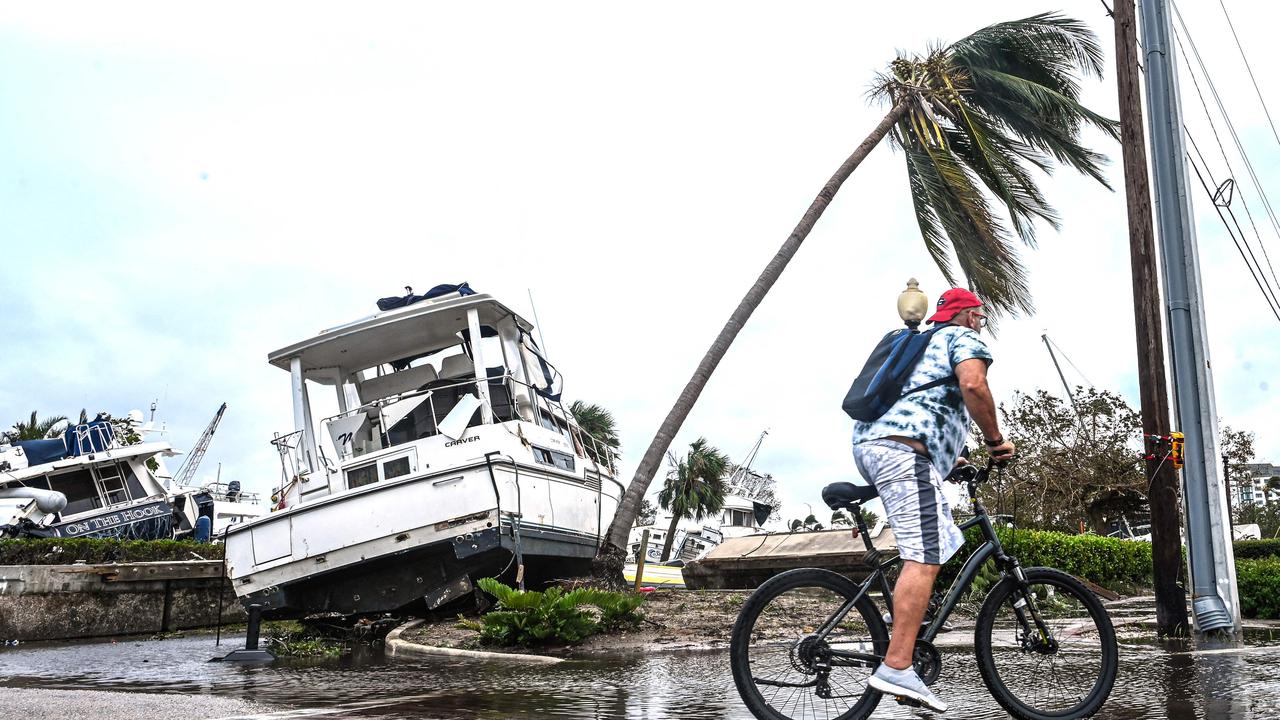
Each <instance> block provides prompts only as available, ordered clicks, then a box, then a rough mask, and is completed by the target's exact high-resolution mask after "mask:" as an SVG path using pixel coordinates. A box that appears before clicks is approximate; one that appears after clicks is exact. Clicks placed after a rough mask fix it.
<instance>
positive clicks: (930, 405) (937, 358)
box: [853, 325, 992, 475]
mask: <svg viewBox="0 0 1280 720" xmlns="http://www.w3.org/2000/svg"><path fill="white" fill-rule="evenodd" d="M973 358H981V359H983V360H986V361H987V364H988V365H990V364H991V361H992V358H991V351H990V350H988V349H987V344H986V343H985V342H983V340H982V338H980V337H978V333H976V332H974V331H972V330H970V329H968V328H965V327H961V326H959V325H948V326H946V327H943V328H942V329H941V330H938V331H937V332H935V333H934V334H933V337H932V338H930V339H929V347H928V348H926V349H925V351H924V356H923V357H921V358H920V364H918V365H916V369H915V371H914V372H912V373H911V377H909V378H907V382H906V384H905V385H904V386H903V388H902V389H903V391H904V392H905V391H907V390H910V389H911V388H916V387H920V386H921V385H924V384H925V383H928V382H932V381H934V380H938V379H940V378H944V377H946V376H948V375H951V374H953V373H954V372H955V366H956V365H959V364H960V363H962V362H964V361H965V360H971V359H973ZM969 423H970V418H969V410H968V408H966V407H965V406H964V396H963V395H961V393H960V385H959V383H955V382H950V383H944V384H942V385H939V386H937V387H932V388H929V389H928V390H922V391H920V392H914V393H911V394H910V395H907V396H906V397H904V398H902V399H901V400H898V402H897V403H895V404H894V406H893V407H891V408H889V410H888V412H886V413H885V414H884V415H881V416H880V417H879V418H878V419H876V420H872V421H870V422H862V421H854V425H853V444H854V445H857V444H858V443H861V442H866V441H868V440H876V439H879V438H883V437H888V436H890V435H897V436H899V437H908V438H915V439H916V440H919V441H920V442H922V443H924V446H925V448H926V449H927V450H928V451H929V458H930V459H931V460H932V461H933V466H934V467H936V468H937V469H938V472H940V473H942V474H943V475H946V474H947V473H949V472H951V468H952V467H954V466H955V463H956V458H958V457H960V450H961V449H962V448H963V447H964V441H965V437H966V436H967V435H968V434H969Z"/></svg>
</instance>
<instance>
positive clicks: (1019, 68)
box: [871, 13, 1119, 317]
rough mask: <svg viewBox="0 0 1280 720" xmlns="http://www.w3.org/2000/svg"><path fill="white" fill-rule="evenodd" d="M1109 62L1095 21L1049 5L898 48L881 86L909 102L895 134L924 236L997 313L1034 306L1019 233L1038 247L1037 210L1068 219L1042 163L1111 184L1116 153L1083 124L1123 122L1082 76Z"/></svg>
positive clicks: (1111, 130) (882, 94)
mask: <svg viewBox="0 0 1280 720" xmlns="http://www.w3.org/2000/svg"><path fill="white" fill-rule="evenodd" d="M1102 62H1103V54H1102V48H1101V46H1100V45H1099V43H1098V41H1097V38H1096V37H1095V36H1094V35H1093V33H1092V32H1091V31H1090V30H1089V29H1088V27H1087V26H1086V25H1084V24H1083V23H1080V22H1079V21H1076V20H1072V19H1070V18H1066V17H1063V16H1061V15H1058V14H1054V13H1045V14H1040V15H1034V16H1032V17H1029V18H1025V19H1023V20H1016V21H1012V22H1005V23H998V24H995V25H991V26H989V27H985V28H982V29H980V30H978V31H977V32H975V33H973V34H972V35H969V36H968V37H966V38H964V39H962V40H960V41H959V42H956V43H954V44H952V45H950V46H946V47H941V48H934V49H932V50H931V51H930V52H929V53H928V54H927V55H924V56H917V57H910V58H907V57H899V58H898V59H896V60H894V61H893V62H892V63H890V66H889V68H888V70H887V72H885V73H882V74H880V75H879V76H878V77H877V79H876V81H875V83H874V85H873V87H872V89H871V95H872V97H874V98H878V99H886V100H892V101H893V102H895V103H896V102H901V101H903V100H906V101H907V102H908V103H909V104H910V107H909V109H908V112H907V113H906V114H905V115H904V116H903V118H902V120H901V121H900V122H898V123H897V125H896V126H895V127H894V128H893V129H892V131H891V133H890V138H891V142H893V144H895V145H896V146H898V147H899V148H901V149H902V150H903V153H904V155H905V156H906V161H907V178H908V184H909V186H910V189H911V199H912V204H913V206H914V209H915V214H916V222H917V224H918V225H919V227H920V234H921V237H922V239H923V240H924V244H925V248H926V249H927V250H928V252H929V254H930V257H932V258H933V260H934V262H935V263H936V264H937V266H938V268H939V270H941V271H942V274H943V275H944V276H945V277H946V278H947V281H948V282H950V283H951V284H953V285H954V284H956V278H955V276H954V275H955V268H956V266H957V265H958V267H959V270H960V271H961V272H962V273H963V274H964V276H965V278H966V279H967V281H968V284H969V286H970V288H971V289H972V290H973V291H974V292H976V293H978V294H979V295H980V296H982V297H983V299H984V300H985V301H986V302H987V304H988V305H989V307H990V309H991V311H992V314H993V317H994V316H999V315H1001V314H1004V313H1011V312H1031V311H1032V307H1033V306H1032V303H1031V299H1030V297H1029V293H1028V282H1027V276H1026V270H1025V268H1024V267H1023V265H1022V263H1021V261H1020V260H1019V257H1018V251H1017V247H1016V242H1015V239H1014V236H1016V238H1017V239H1018V240H1021V242H1022V243H1023V244H1025V245H1027V246H1029V247H1034V246H1035V242H1036V225H1037V223H1038V222H1044V223H1046V224H1048V225H1050V226H1051V227H1054V228H1055V229H1056V228H1057V227H1058V226H1059V224H1060V222H1061V219H1060V217H1059V215H1058V213H1057V212H1056V211H1055V210H1054V209H1053V207H1052V206H1051V205H1050V204H1049V202H1048V200H1047V198H1046V197H1045V196H1044V193H1043V192H1042V191H1041V190H1040V187H1039V185H1038V184H1037V182H1036V179H1035V178H1033V177H1032V171H1033V170H1040V171H1042V172H1045V173H1049V172H1050V171H1051V170H1052V168H1053V167H1054V163H1055V161H1056V162H1057V163H1061V164H1065V165H1068V166H1070V167H1073V168H1075V169H1076V170H1078V171H1080V172H1081V173H1083V174H1085V175H1088V176H1090V177H1092V178H1094V179H1096V180H1098V181H1099V182H1101V183H1102V184H1103V185H1106V184H1107V183H1106V179H1105V177H1104V176H1103V174H1102V167H1103V166H1104V164H1105V163H1106V158H1105V157H1104V156H1103V155H1101V154H1099V153H1096V152H1094V151H1092V150H1090V149H1089V148H1087V147H1085V146H1084V145H1083V144H1082V142H1081V141H1080V133H1081V129H1082V128H1083V127H1085V126H1093V127H1096V128H1098V129H1100V130H1102V131H1103V132H1105V133H1107V134H1108V135H1110V136H1112V137H1116V138H1118V132H1119V131H1118V125H1117V124H1116V123H1115V122H1114V121H1112V120H1109V119H1107V118H1106V117H1103V116H1102V115H1099V114H1098V113H1095V112H1093V111H1092V110H1089V109H1088V108H1086V107H1085V106H1084V105H1083V104H1082V103H1081V102H1080V86H1079V83H1078V81H1077V78H1078V77H1079V76H1080V75H1081V74H1083V75H1093V76H1100V75H1101V72H1102ZM992 200H994V201H995V202H996V203H998V205H996V204H993V202H992ZM1000 206H1002V208H1003V211H1002V212H997V207H1000ZM1008 228H1012V235H1011V233H1010V230H1009V229H1008ZM953 255H954V263H953V259H952V258H953Z"/></svg>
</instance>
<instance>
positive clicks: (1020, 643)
mask: <svg viewBox="0 0 1280 720" xmlns="http://www.w3.org/2000/svg"><path fill="white" fill-rule="evenodd" d="M1025 573H1026V578H1027V586H1028V588H1029V590H1030V594H1031V598H1030V601H1031V602H1034V605H1035V608H1036V610H1037V612H1038V613H1039V614H1040V617H1041V620H1042V622H1043V627H1044V629H1045V630H1046V631H1047V633H1046V634H1044V635H1042V634H1041V633H1040V631H1039V629H1038V627H1037V624H1036V622H1035V620H1034V618H1032V616H1031V613H1030V612H1028V611H1029V608H1030V605H1029V603H1028V602H1027V601H1028V598H1025V597H1024V596H1023V593H1022V592H1021V590H1020V588H1019V585H1018V582H1017V581H1016V580H1015V579H1014V578H1012V577H1006V578H1005V579H1004V580H1002V581H1001V582H1000V583H999V584H998V585H996V586H995V588H993V589H992V590H991V593H990V594H989V595H987V599H986V601H985V602H984V603H983V604H982V610H981V612H979V614H978V622H977V627H976V628H975V630H974V650H975V652H976V653H977V656H978V669H979V670H980V671H981V672H982V680H983V682H985V683H986V684H987V688H988V689H989V690H991V695H992V696H993V697H995V699H996V702H998V703H1000V705H1001V706H1002V707H1003V708H1004V709H1005V710H1007V711H1008V712H1009V714H1010V715H1012V716H1014V717H1016V718H1022V719H1023V720H1062V719H1064V718H1083V717H1089V716H1090V715H1092V714H1094V713H1095V712H1097V711H1098V709H1099V708H1101V707H1102V703H1103V702H1105V701H1106V699H1107V696H1108V695H1110V694H1111V688H1112V686H1113V685H1114V684H1115V680H1116V668H1117V662H1118V661H1117V656H1118V650H1117V648H1116V635H1115V630H1114V628H1112V625H1111V618H1110V617H1109V616H1108V615H1107V611H1106V609H1105V608H1103V607H1102V603H1101V602H1100V601H1099V600H1098V598H1097V596H1095V595H1094V594H1093V592H1091V591H1090V590H1089V589H1088V588H1086V587H1085V586H1084V585H1083V584H1081V583H1080V581H1079V580H1076V579H1075V578H1074V577H1072V576H1070V575H1068V574H1066V573H1064V572H1061V571H1058V570H1054V569H1052V568H1027V569H1026V571H1025ZM1024 620H1025V623H1024ZM1026 628H1030V632H1027V631H1026Z"/></svg>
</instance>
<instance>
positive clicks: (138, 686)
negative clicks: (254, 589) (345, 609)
mask: <svg viewBox="0 0 1280 720" xmlns="http://www.w3.org/2000/svg"><path fill="white" fill-rule="evenodd" d="M1144 635H1145V633H1144ZM958 640H960V638H957V641H958ZM232 647H234V644H229V643H227V642H225V641H224V643H223V646H222V647H221V648H217V647H215V646H214V639H213V637H212V636H204V635H201V636H194V637H187V638H176V639H169V640H127V641H120V642H116V643H112V642H98V643H87V644H56V645H52V644H50V645H36V644H32V645H26V646H21V647H18V648H6V649H3V650H0V696H3V697H5V698H6V703H5V704H4V705H5V707H7V708H8V709H7V710H0V716H3V717H18V716H19V715H13V714H9V713H12V712H13V709H14V708H15V707H18V708H23V709H24V710H25V712H24V714H22V715H21V717H26V718H32V717H67V716H69V715H78V714H85V713H89V712H91V713H93V714H95V715H97V716H100V717H112V718H128V717H139V718H148V720H161V719H162V718H204V717H263V718H268V717H291V718H299V717H356V718H369V719H376V718H386V719H390V718H440V719H444V718H682V719H689V720H696V719H702V718H706V719H710V718H734V719H743V720H746V719H748V718H750V717H751V716H750V714H749V713H748V712H747V711H746V709H745V708H744V707H743V706H742V703H741V702H740V701H739V700H738V696H737V692H736V691H735V689H734V687H733V682H732V680H731V679H730V676H729V661H728V655H727V653H726V652H723V651H721V652H684V653H664V654H652V655H649V656H647V657H642V658H630V659H618V660H607V661H572V662H566V663H562V664H560V665H556V666H549V667H548V666H532V667H522V666H519V665H514V664H511V665H504V664H497V663H491V662H473V661H465V662H464V661H457V660H440V661H422V660H400V659H388V658H384V657H383V655H382V653H381V651H380V650H379V649H370V648H361V649H359V651H358V652H357V653H355V654H354V655H351V656H348V657H345V658H343V659H341V660H335V661H324V662H305V661H277V662H276V663H275V664H273V665H266V666H247V667H246V666H235V665H231V664H222V663H210V662H208V660H209V658H211V657H214V656H215V655H220V654H224V653H225V652H226V651H228V650H229V649H231V648H232ZM943 662H944V667H943V673H942V677H941V678H940V679H939V681H938V683H937V685H935V689H936V690H938V692H939V694H940V695H941V696H942V697H943V698H945V699H946V700H947V701H948V702H950V703H951V705H952V708H953V709H952V711H951V712H949V713H948V714H947V717H957V718H1003V717H1005V715H1004V713H1003V712H1002V711H1001V710H1000V708H999V706H997V705H996V703H995V702H994V701H993V700H992V699H991V696H990V695H989V694H988V693H987V691H986V688H985V687H984V686H983V685H982V681H981V679H980V677H979V675H978V670H977V666H976V663H975V661H974V659H973V655H972V650H971V649H970V648H966V647H965V646H963V645H958V646H956V647H948V648H947V649H946V650H944V654H943ZM1277 663H1280V637H1277V638H1275V639H1273V638H1271V637H1269V635H1268V634H1266V633H1264V634H1262V635H1258V634H1251V635H1250V636H1249V637H1248V639H1247V641H1246V643H1245V645H1244V646H1243V647H1238V648H1219V649H1200V650H1188V649H1184V648H1177V647H1173V648H1165V647H1161V646H1159V645H1157V644H1155V643H1154V642H1152V641H1150V640H1146V639H1144V636H1143V635H1139V636H1135V635H1132V634H1131V635H1129V636H1128V637H1124V636H1122V639H1121V669H1120V676H1119V679H1118V681H1117V686H1116V689H1115V691H1114V692H1113V693H1112V694H1111V698H1110V700H1109V701H1108V702H1107V704H1106V706H1105V707H1104V708H1103V711H1102V712H1101V713H1100V714H1099V715H1098V716H1097V717H1100V718H1111V719H1113V720H1137V719H1139V718H1144V719H1145V718H1171V719H1172V720H1187V719H1190V718H1211V719H1213V720H1243V719H1245V718H1259V719H1262V718H1273V717H1276V716H1277V713H1278V712H1280V680H1278V679H1277V675H1276V672H1275V668H1276V667H1277ZM65 691H79V692H65ZM84 691H98V692H90V693H86V692H84ZM104 691H105V692H104ZM117 693H128V694H123V695H122V694H117ZM77 698H82V702H80V703H79V704H81V705H83V706H84V707H83V708H81V709H76V710H73V708H75V706H76V705H77ZM13 702H16V703H17V704H16V705H14V704H11V703H13ZM81 710H82V711H83V712H81ZM873 717H876V718H911V717H929V714H928V713H925V712H923V711H916V710H909V709H907V708H903V707H899V706H898V705H896V704H895V703H893V702H892V701H885V702H882V703H881V705H880V708H879V709H878V710H877V712H876V713H875V715H874V716H873Z"/></svg>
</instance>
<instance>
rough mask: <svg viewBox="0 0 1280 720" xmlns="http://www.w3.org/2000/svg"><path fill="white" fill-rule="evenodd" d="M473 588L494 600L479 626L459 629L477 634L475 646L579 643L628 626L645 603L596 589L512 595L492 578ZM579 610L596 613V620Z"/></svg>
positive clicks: (471, 624)
mask: <svg viewBox="0 0 1280 720" xmlns="http://www.w3.org/2000/svg"><path fill="white" fill-rule="evenodd" d="M476 584H477V585H479V586H480V589H481V590H484V591H485V592H487V593H489V594H490V595H492V596H494V597H495V598H497V599H498V607H497V609H496V610H493V611H491V612H489V613H486V614H485V615H484V616H483V617H481V618H480V621H479V622H470V621H464V622H463V626H464V627H467V628H470V629H473V630H479V632H480V641H481V642H484V643H488V644H493V645H525V646H529V645H542V644H546V643H551V642H563V643H570V644H572V643H577V642H581V641H582V640H584V639H585V638H587V637H588V636H590V635H592V634H593V633H596V632H599V631H601V630H611V629H613V628H616V627H618V626H620V625H622V624H624V623H627V622H633V621H634V620H635V619H636V615H635V610H636V608H638V607H639V606H640V604H641V603H643V602H644V596H643V595H631V594H624V593H615V592H608V591H605V590H597V589H595V588H577V589H574V590H570V591H568V592H565V591H564V589H563V588H559V587H552V588H548V589H547V590H545V591H543V592H538V591H535V590H516V589H514V588H511V587H508V586H506V585H503V584H502V583H500V582H498V581H497V580H495V579H494V578H484V579H482V580H480V581H479V582H478V583H476ZM583 606H593V607H595V608H596V609H597V611H598V613H597V614H598V618H597V617H595V616H593V614H592V613H590V612H588V611H586V610H583V609H582V607H583Z"/></svg>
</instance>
